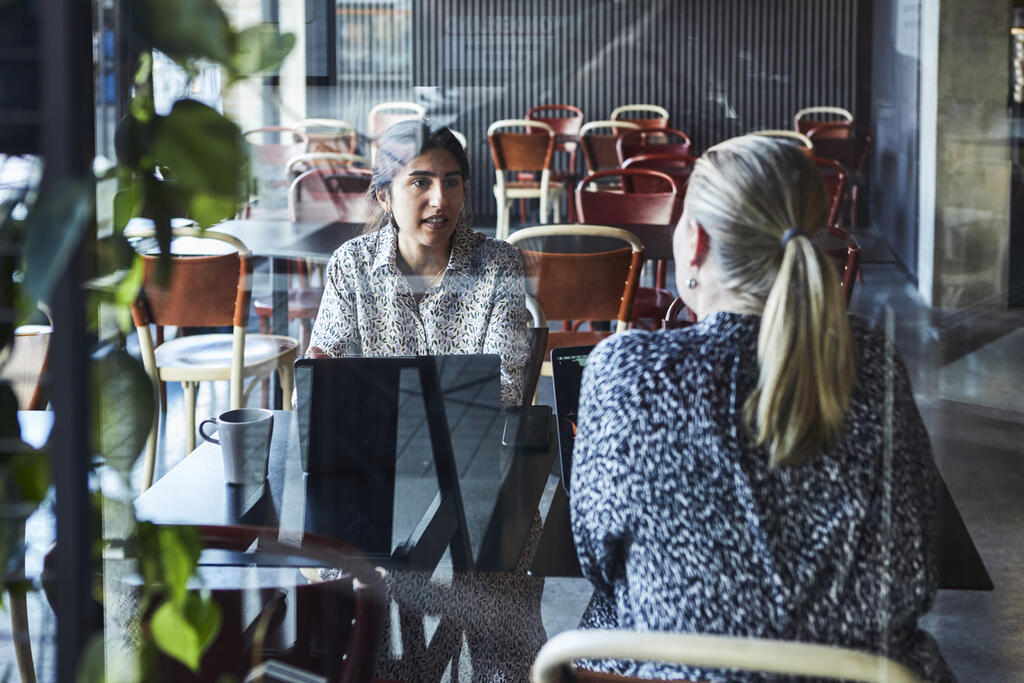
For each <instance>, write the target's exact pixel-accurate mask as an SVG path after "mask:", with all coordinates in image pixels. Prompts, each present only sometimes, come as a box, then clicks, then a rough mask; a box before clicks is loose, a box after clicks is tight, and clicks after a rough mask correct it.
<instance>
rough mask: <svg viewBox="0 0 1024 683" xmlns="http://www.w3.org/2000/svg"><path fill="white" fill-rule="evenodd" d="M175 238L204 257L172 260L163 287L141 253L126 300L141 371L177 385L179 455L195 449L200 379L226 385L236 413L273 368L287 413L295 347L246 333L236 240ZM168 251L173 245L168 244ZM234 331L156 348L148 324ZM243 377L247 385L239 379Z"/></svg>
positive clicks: (147, 478) (146, 477)
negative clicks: (136, 288)
mask: <svg viewBox="0 0 1024 683" xmlns="http://www.w3.org/2000/svg"><path fill="white" fill-rule="evenodd" d="M173 234H174V237H175V238H184V237H187V238H194V239H198V240H202V242H201V243H197V246H196V248H194V249H192V250H191V251H193V253H205V254H210V255H203V256H181V255H174V254H172V256H171V267H170V273H169V275H168V277H167V280H166V281H165V282H160V281H158V280H157V277H156V275H157V264H158V260H159V257H158V256H156V255H150V254H143V255H142V256H141V258H142V263H143V276H142V283H143V284H142V290H141V292H140V293H139V296H138V298H137V299H136V300H135V301H134V302H132V305H131V311H132V319H133V321H134V323H135V329H136V331H137V333H138V336H139V349H140V351H141V354H142V362H143V365H144V366H145V368H146V372H147V373H148V374H149V376H150V377H151V378H152V380H153V382H154V385H156V384H157V383H159V382H180V383H181V386H182V389H183V391H184V402H185V450H186V452H190V451H192V450H193V449H194V448H195V444H196V414H195V409H196V391H197V390H198V387H199V383H200V382H202V381H217V380H226V381H228V382H229V386H230V408H231V409H235V408H242V407H244V406H245V405H246V402H247V400H248V396H249V394H250V392H251V391H252V389H253V387H254V386H255V384H256V380H258V379H259V378H261V377H264V376H266V375H269V374H270V373H272V372H274V370H277V373H278V376H279V377H280V380H281V394H282V397H283V403H284V408H285V410H289V409H290V408H291V396H292V384H293V368H292V365H293V363H294V362H295V357H296V351H297V344H296V342H295V340H294V339H291V338H290V337H285V336H278V335H264V334H251V335H247V334H246V326H247V325H248V321H249V302H250V296H251V292H250V283H251V280H252V259H251V257H250V252H249V250H248V248H246V246H245V245H244V244H242V242H241V241H239V240H237V239H235V238H234V237H231V236H230V235H225V234H223V233H219V232H215V231H213V230H205V231H199V230H196V229H194V228H175V229H174V231H173ZM125 235H126V237H130V238H131V237H153V236H155V232H154V231H153V230H152V229H143V230H131V231H126V233H125ZM172 248H173V244H172ZM151 324H152V325H156V326H157V327H158V328H159V327H162V326H167V325H173V326H175V327H177V328H179V330H180V329H181V328H192V327H227V326H230V327H232V332H231V334H226V333H206V334H194V335H189V336H178V337H176V338H175V339H171V340H170V341H165V342H164V343H162V344H160V345H159V346H154V344H153V337H152V336H151V334H150V325H151ZM246 380H249V384H248V386H246V385H245V381H246ZM156 439H157V423H156V421H154V424H153V429H152V430H151V431H150V434H149V439H148V440H147V442H146V459H145V466H144V469H143V481H142V489H143V490H145V489H147V488H149V486H150V485H151V484H152V483H153V468H154V465H155V463H156Z"/></svg>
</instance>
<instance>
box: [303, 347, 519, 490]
mask: <svg viewBox="0 0 1024 683" xmlns="http://www.w3.org/2000/svg"><path fill="white" fill-rule="evenodd" d="M424 363H431V364H433V366H434V368H435V371H436V376H437V379H438V384H439V385H440V392H441V397H440V398H441V401H442V403H443V405H444V407H445V408H446V411H445V412H446V414H447V415H448V419H449V421H452V419H453V418H455V416H457V415H460V414H461V412H462V411H460V409H459V408H460V407H463V408H464V407H465V406H467V405H476V406H480V407H484V406H486V407H493V408H494V409H495V410H497V409H498V408H499V407H500V405H501V403H500V400H499V387H500V384H499V383H500V377H501V371H500V360H499V357H498V356H497V355H496V354H475V355H452V356H430V357H426V356H422V357H387V358H364V357H351V358H302V359H299V360H297V361H295V386H296V393H297V398H298V402H297V406H296V412H297V415H298V426H299V453H300V457H301V460H302V470H303V471H304V472H306V473H309V474H324V475H352V474H370V473H377V474H379V473H386V472H389V471H390V472H393V471H394V461H395V456H396V454H397V453H398V451H400V450H402V449H403V447H404V446H405V443H406V442H407V441H408V440H409V439H410V438H412V437H413V434H412V433H407V432H409V430H415V429H419V428H420V425H423V424H424V423H425V422H426V420H427V419H429V418H430V415H429V413H430V412H431V411H430V410H428V407H427V406H428V405H429V403H430V401H431V400H434V399H433V398H432V397H431V396H430V394H429V392H430V391H431V388H429V387H425V386H423V384H422V382H421V367H422V366H423V364H424ZM425 395H426V397H427V399H428V400H427V401H424V396H425ZM400 417H401V419H400ZM462 422H464V421H462ZM400 423H401V426H402V429H401V430H400V429H399V427H400ZM407 426H408V428H406V427H407ZM455 426H456V425H447V427H448V429H449V431H455V430H454V429H453V427H455ZM460 426H462V427H467V426H470V425H465V424H461V422H460ZM460 431H465V430H460ZM469 431H475V430H472V429H470V430H469ZM455 441H456V442H455V443H453V446H454V447H455V449H456V450H458V448H457V446H458V443H457V441H458V439H456V440H455Z"/></svg>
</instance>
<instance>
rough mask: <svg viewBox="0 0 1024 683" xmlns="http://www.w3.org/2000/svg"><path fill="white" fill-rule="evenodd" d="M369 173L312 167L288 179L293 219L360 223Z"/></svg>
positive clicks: (367, 204) (368, 206)
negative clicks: (290, 181)
mask: <svg viewBox="0 0 1024 683" xmlns="http://www.w3.org/2000/svg"><path fill="white" fill-rule="evenodd" d="M372 179H373V173H372V171H370V170H369V169H364V168H356V167H351V166H350V167H345V168H343V169H337V168H313V169H310V170H308V171H306V172H305V173H303V174H302V175H300V176H299V177H298V178H296V179H295V180H293V181H292V185H291V187H290V188H289V190H288V209H289V211H290V212H291V218H292V220H293V221H340V222H343V223H363V222H366V220H368V219H369V217H370V213H371V210H372V208H373V201H374V200H373V198H371V197H370V196H369V193H368V192H369V189H370V182H371V180H372Z"/></svg>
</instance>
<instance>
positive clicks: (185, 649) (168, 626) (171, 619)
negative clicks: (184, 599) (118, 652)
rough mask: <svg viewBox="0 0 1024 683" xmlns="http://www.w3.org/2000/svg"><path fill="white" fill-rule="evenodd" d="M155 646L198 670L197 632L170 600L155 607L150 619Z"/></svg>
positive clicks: (193, 669) (198, 649)
mask: <svg viewBox="0 0 1024 683" xmlns="http://www.w3.org/2000/svg"><path fill="white" fill-rule="evenodd" d="M150 628H151V630H152V633H153V640H154V642H155V643H156V646H157V647H159V648H160V649H161V650H163V651H164V652H166V653H167V654H168V655H169V656H171V657H173V658H174V659H177V660H178V661H179V662H181V663H182V664H184V665H185V666H187V667H188V668H189V669H191V670H192V671H194V672H197V673H198V671H199V657H200V655H201V650H200V648H199V634H198V633H197V632H196V629H195V627H193V626H192V624H190V623H188V620H187V619H186V618H185V615H184V614H183V613H182V612H181V610H179V609H178V608H177V607H175V606H174V604H173V603H171V602H165V603H164V604H162V605H160V607H158V608H157V610H156V612H154V613H153V618H152V619H151V620H150Z"/></svg>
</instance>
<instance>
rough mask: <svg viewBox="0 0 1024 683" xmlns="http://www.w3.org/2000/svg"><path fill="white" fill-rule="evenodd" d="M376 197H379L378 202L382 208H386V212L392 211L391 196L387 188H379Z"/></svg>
mask: <svg viewBox="0 0 1024 683" xmlns="http://www.w3.org/2000/svg"><path fill="white" fill-rule="evenodd" d="M374 197H376V198H377V203H378V204H380V208H382V209H383V210H384V213H391V198H390V197H389V196H388V191H387V190H385V189H384V188H378V189H377V190H376V191H375V192H374Z"/></svg>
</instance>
